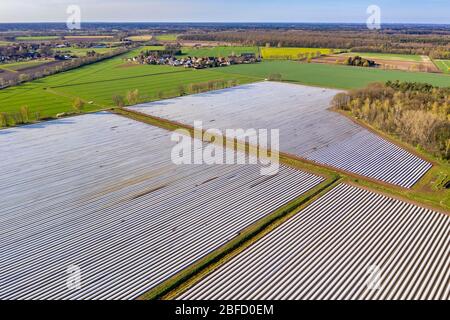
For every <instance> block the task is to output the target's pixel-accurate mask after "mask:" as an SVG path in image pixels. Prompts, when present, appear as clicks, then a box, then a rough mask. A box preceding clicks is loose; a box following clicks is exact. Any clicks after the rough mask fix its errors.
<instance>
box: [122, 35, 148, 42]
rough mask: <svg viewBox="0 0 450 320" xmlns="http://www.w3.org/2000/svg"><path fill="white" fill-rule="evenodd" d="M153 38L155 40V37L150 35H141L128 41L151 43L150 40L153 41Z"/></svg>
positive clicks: (129, 38)
mask: <svg viewBox="0 0 450 320" xmlns="http://www.w3.org/2000/svg"><path fill="white" fill-rule="evenodd" d="M152 38H153V36H151V35H149V34H148V35H140V36H131V37H128V38H127V40H130V41H150V40H152Z"/></svg>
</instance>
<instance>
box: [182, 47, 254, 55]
mask: <svg viewBox="0 0 450 320" xmlns="http://www.w3.org/2000/svg"><path fill="white" fill-rule="evenodd" d="M182 53H183V54H182V55H183V56H191V57H192V56H196V57H228V56H230V55H233V54H235V55H240V54H242V53H254V54H256V55H258V54H259V49H258V47H234V46H230V47H212V48H201V47H200V48H192V47H183V49H182Z"/></svg>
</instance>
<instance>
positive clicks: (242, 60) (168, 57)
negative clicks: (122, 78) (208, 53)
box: [126, 50, 261, 69]
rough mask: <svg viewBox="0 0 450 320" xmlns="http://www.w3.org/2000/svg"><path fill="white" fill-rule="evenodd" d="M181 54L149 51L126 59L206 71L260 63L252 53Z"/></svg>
mask: <svg viewBox="0 0 450 320" xmlns="http://www.w3.org/2000/svg"><path fill="white" fill-rule="evenodd" d="M181 54H182V53H181V51H180V50H151V51H145V52H141V54H140V55H139V56H137V57H133V58H128V59H126V60H127V61H128V62H131V63H139V64H148V65H169V66H174V67H180V66H183V67H185V68H194V69H206V68H217V67H226V66H231V65H235V64H250V63H258V62H261V58H260V57H257V56H256V55H255V54H254V53H242V54H240V55H239V56H237V55H231V56H228V57H190V56H187V57H178V56H180V55H181Z"/></svg>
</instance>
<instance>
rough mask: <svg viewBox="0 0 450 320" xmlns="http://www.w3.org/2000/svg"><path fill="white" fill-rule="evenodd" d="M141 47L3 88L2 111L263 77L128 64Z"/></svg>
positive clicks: (49, 110) (104, 103)
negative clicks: (76, 67) (76, 99)
mask: <svg viewBox="0 0 450 320" xmlns="http://www.w3.org/2000/svg"><path fill="white" fill-rule="evenodd" d="M140 50H141V49H139V50H135V51H134V52H130V53H128V54H127V55H122V56H119V57H115V58H112V59H109V60H106V61H102V62H99V63H95V64H92V65H88V66H84V67H81V68H78V69H75V70H71V71H67V72H63V73H59V74H56V75H53V76H50V77H46V78H42V79H39V80H36V81H33V82H29V83H25V84H23V85H19V86H16V87H11V88H7V89H3V90H0V112H17V111H18V110H20V108H21V107H23V106H27V107H28V108H29V110H30V112H31V113H35V112H39V114H40V116H41V117H49V116H55V115H56V114H57V113H61V112H69V111H73V109H72V102H73V100H74V99H75V98H76V97H79V98H81V99H83V100H84V101H85V102H86V105H85V111H94V110H98V109H102V108H107V107H111V106H113V103H112V97H113V96H114V95H123V96H124V95H126V93H127V91H129V90H134V89H138V90H139V94H140V96H141V101H152V100H157V99H160V98H161V93H163V97H165V96H171V95H175V93H176V92H177V91H178V90H179V88H180V86H181V85H189V84H192V83H200V82H207V81H211V80H238V81H239V83H249V82H252V81H255V80H259V78H256V79H255V77H252V76H246V75H234V74H222V73H217V72H213V71H210V70H211V69H210V70H194V69H185V68H176V67H170V66H150V65H137V64H128V63H126V62H124V60H123V58H124V57H126V56H135V55H137V54H138V53H139V52H140Z"/></svg>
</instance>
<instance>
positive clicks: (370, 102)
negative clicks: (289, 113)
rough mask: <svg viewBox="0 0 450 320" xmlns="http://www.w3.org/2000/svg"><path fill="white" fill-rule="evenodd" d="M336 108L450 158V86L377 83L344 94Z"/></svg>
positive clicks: (424, 148) (336, 102) (436, 154)
mask: <svg viewBox="0 0 450 320" xmlns="http://www.w3.org/2000/svg"><path fill="white" fill-rule="evenodd" d="M333 107H334V108H337V109H340V110H345V111H348V112H350V113H351V114H352V115H353V116H355V117H356V118H358V119H360V120H362V121H365V122H367V123H369V124H370V125H372V126H374V127H375V128H377V129H379V130H381V131H383V132H386V133H388V134H391V135H394V136H396V137H398V138H399V139H401V140H402V141H404V142H406V143H409V144H411V145H412V146H414V147H418V148H420V149H422V150H425V151H426V152H428V153H430V154H433V155H435V156H437V157H439V158H442V159H446V160H449V159H450V87H447V88H437V87H433V86H432V85H429V84H421V83H409V82H387V83H385V84H383V83H373V84H370V85H369V86H367V87H366V88H364V89H358V90H352V91H349V92H348V93H340V94H338V95H337V96H336V97H335V98H334V100H333Z"/></svg>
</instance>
